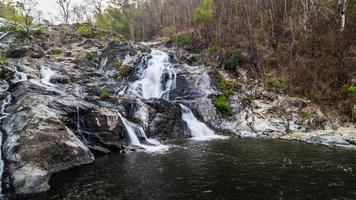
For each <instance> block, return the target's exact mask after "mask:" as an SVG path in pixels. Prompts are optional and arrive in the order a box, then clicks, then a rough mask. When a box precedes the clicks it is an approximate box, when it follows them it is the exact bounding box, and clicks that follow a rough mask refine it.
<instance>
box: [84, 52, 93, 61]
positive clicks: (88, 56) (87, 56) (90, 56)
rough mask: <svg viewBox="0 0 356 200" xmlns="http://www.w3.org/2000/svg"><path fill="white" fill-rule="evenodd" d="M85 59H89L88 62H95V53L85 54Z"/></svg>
mask: <svg viewBox="0 0 356 200" xmlns="http://www.w3.org/2000/svg"><path fill="white" fill-rule="evenodd" d="M85 57H86V58H87V59H88V60H93V58H94V53H93V52H87V53H86V54H85Z"/></svg>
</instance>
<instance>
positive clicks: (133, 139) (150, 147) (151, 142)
mask: <svg viewBox="0 0 356 200" xmlns="http://www.w3.org/2000/svg"><path fill="white" fill-rule="evenodd" d="M118 115H119V117H120V119H121V121H122V123H123V125H124V127H125V130H126V133H127V136H128V139H129V143H130V145H134V146H138V147H142V148H143V149H145V151H147V152H156V151H163V150H167V149H168V146H166V145H162V144H161V143H160V142H159V141H157V140H155V139H149V138H147V136H146V134H145V131H144V130H143V128H142V127H141V126H139V125H137V124H135V123H132V122H130V121H129V120H127V119H126V118H125V117H123V116H122V115H121V114H120V113H119V114H118ZM138 136H140V137H141V138H143V140H144V141H145V143H146V144H142V143H141V142H140V139H139V137H138Z"/></svg>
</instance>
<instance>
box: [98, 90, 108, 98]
mask: <svg viewBox="0 0 356 200" xmlns="http://www.w3.org/2000/svg"><path fill="white" fill-rule="evenodd" d="M99 96H100V98H101V99H106V98H108V97H109V89H107V88H103V89H101V90H100V92H99Z"/></svg>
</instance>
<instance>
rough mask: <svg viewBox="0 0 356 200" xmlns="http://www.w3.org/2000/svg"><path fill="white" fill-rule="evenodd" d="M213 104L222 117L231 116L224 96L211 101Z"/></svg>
mask: <svg viewBox="0 0 356 200" xmlns="http://www.w3.org/2000/svg"><path fill="white" fill-rule="evenodd" d="M213 104H214V106H215V107H216V108H217V109H218V110H219V112H220V113H221V114H222V115H223V116H229V115H230V114H231V113H230V105H229V102H228V101H227V98H226V97H225V96H219V97H218V98H216V99H215V100H214V101H213Z"/></svg>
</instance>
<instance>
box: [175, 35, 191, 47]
mask: <svg viewBox="0 0 356 200" xmlns="http://www.w3.org/2000/svg"><path fill="white" fill-rule="evenodd" d="M176 43H177V44H178V45H180V46H188V45H191V44H193V40H192V38H191V37H190V36H188V35H179V36H178V37H177V39H176Z"/></svg>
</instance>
